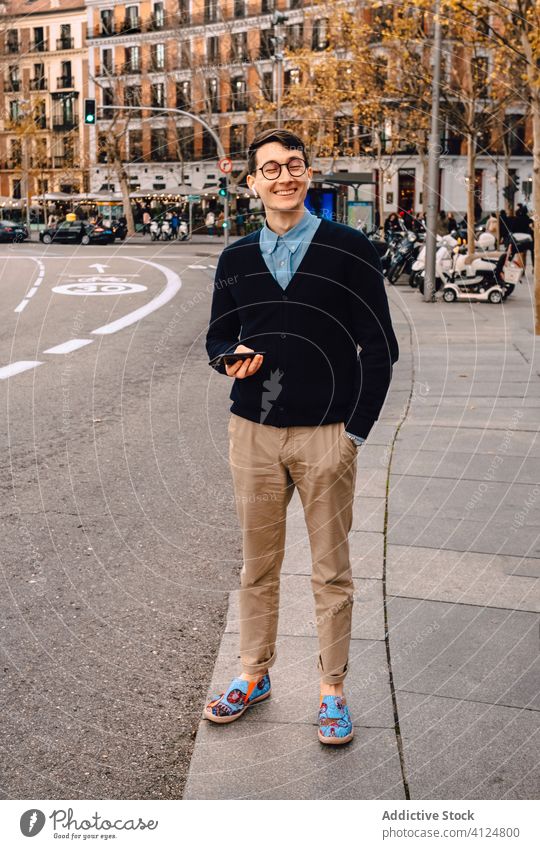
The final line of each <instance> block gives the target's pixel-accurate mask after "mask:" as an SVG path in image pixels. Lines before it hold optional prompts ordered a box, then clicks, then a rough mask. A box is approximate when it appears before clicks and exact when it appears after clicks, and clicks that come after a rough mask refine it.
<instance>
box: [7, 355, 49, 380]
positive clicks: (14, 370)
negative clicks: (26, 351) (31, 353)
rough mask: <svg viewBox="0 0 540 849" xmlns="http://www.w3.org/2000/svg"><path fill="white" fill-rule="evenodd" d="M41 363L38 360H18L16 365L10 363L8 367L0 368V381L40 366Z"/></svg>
mask: <svg viewBox="0 0 540 849" xmlns="http://www.w3.org/2000/svg"><path fill="white" fill-rule="evenodd" d="M42 365H43V363H42V362H40V361H39V360H19V361H18V362H16V363H10V364H9V365H8V366H3V367H2V368H0V380H5V379H6V378H7V377H12V376H13V375H14V374H20V373H21V371H28V369H31V368H36V366H42Z"/></svg>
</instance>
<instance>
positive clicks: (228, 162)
mask: <svg viewBox="0 0 540 849" xmlns="http://www.w3.org/2000/svg"><path fill="white" fill-rule="evenodd" d="M218 168H219V170H220V171H221V173H222V174H230V173H231V171H232V159H229V157H228V156H224V157H223V158H222V159H220V160H219V162H218Z"/></svg>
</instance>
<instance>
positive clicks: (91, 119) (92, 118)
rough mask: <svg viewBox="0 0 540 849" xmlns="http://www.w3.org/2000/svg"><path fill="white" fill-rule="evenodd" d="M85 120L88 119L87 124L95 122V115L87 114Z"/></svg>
mask: <svg viewBox="0 0 540 849" xmlns="http://www.w3.org/2000/svg"><path fill="white" fill-rule="evenodd" d="M85 120H86V123H87V124H93V123H94V116H93V115H87V116H86V118H85Z"/></svg>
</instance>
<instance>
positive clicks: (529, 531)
mask: <svg viewBox="0 0 540 849" xmlns="http://www.w3.org/2000/svg"><path fill="white" fill-rule="evenodd" d="M434 512H435V511H434V510H433V509H431V510H429V511H428V512H427V513H426V515H425V516H422V515H408V514H407V515H397V514H392V513H391V514H390V516H389V521H388V542H389V543H390V544H395V545H414V546H421V547H427V548H434V549H447V550H451V551H457V552H463V551H477V552H482V553H486V554H508V555H514V556H516V557H529V558H538V557H540V528H538V526H535V525H523V526H522V527H520V526H519V525H518V524H516V525H515V526H510V527H508V526H506V527H503V526H502V525H500V524H493V523H490V524H489V525H487V524H486V523H485V522H473V521H470V520H466V519H453V520H447V519H445V516H444V512H443V513H442V514H438V515H437V516H434V515H433V514H434ZM514 527H515V531H514Z"/></svg>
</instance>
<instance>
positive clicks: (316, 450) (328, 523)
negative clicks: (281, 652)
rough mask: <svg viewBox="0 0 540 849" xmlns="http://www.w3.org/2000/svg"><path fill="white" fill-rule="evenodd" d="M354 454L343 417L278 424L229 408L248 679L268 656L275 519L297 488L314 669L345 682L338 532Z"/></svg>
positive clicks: (342, 540) (280, 546)
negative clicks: (307, 564)
mask: <svg viewBox="0 0 540 849" xmlns="http://www.w3.org/2000/svg"><path fill="white" fill-rule="evenodd" d="M357 450H358V449H357V448H356V445H355V444H354V442H353V441H352V440H351V439H349V437H348V436H346V435H345V425H344V423H343V422H337V423H335V424H327V425H319V426H314V427H285V428H278V427H273V426H271V425H265V424H260V423H258V422H252V421H249V420H248V419H245V418H243V417H242V416H237V415H235V414H234V413H231V417H230V420H229V461H230V465H231V472H232V476H233V484H234V492H235V503H236V510H237V513H238V518H239V521H240V527H241V529H242V537H243V560H244V562H243V567H242V572H241V581H240V657H241V662H242V670H243V672H246V673H249V674H250V675H256V674H257V673H259V672H261V671H262V670H264V669H267V668H270V667H271V666H272V665H273V664H274V662H275V660H276V635H277V626H278V615H279V582H280V572H281V565H282V562H283V557H284V554H285V521H286V514H287V506H288V504H289V502H290V500H291V497H292V495H293V492H294V488H295V487H297V488H298V492H299V495H300V499H301V501H302V506H303V510H304V517H305V521H306V526H307V530H308V534H309V542H310V548H311V558H312V577H311V586H312V590H313V595H314V601H315V614H316V622H317V631H318V636H319V658H318V663H317V668H318V670H319V672H320V677H321V679H322V680H323V681H324V682H325V683H327V684H336V683H338V682H340V681H343V680H344V679H345V677H346V675H347V667H348V656H349V646H350V639H351V615H352V605H353V597H354V585H353V580H352V570H351V564H350V560H349V541H348V535H349V531H350V529H351V525H352V516H353V504H354V489H355V482H356V454H357Z"/></svg>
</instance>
